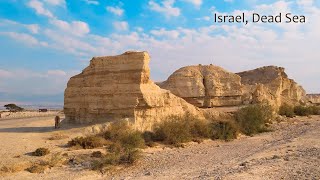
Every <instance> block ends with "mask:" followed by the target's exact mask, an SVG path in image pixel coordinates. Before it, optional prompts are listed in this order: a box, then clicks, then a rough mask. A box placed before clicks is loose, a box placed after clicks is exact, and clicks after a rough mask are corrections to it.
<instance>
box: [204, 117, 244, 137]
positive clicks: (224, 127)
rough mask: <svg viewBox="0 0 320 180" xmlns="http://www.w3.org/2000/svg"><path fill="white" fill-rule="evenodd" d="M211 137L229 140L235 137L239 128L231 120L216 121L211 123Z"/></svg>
mask: <svg viewBox="0 0 320 180" xmlns="http://www.w3.org/2000/svg"><path fill="white" fill-rule="evenodd" d="M210 126H211V139H213V140H214V139H221V140H226V141H228V140H231V139H235V138H237V135H238V132H239V130H238V129H239V128H238V126H237V125H236V123H235V122H232V121H217V122H212V123H211V125H210Z"/></svg>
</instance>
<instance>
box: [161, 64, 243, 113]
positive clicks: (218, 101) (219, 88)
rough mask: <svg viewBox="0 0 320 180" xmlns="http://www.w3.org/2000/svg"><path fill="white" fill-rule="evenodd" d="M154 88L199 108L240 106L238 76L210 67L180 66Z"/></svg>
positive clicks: (216, 67)
mask: <svg viewBox="0 0 320 180" xmlns="http://www.w3.org/2000/svg"><path fill="white" fill-rule="evenodd" d="M158 85H159V86H160V87H161V88H163V89H167V90H170V91H171V92H172V93H173V94H175V95H177V96H179V97H182V98H183V99H185V100H186V101H187V102H189V103H190V104H193V105H195V106H197V107H201V108H210V107H220V106H236V105H240V104H242V100H241V96H242V87H241V78H240V76H238V75H236V74H234V73H230V72H228V71H226V70H224V69H222V68H221V67H218V66H214V65H208V66H202V65H198V66H187V67H183V68H181V69H179V70H177V71H176V72H174V73H173V74H172V75H171V76H170V77H169V78H168V80H167V81H164V82H162V83H158Z"/></svg>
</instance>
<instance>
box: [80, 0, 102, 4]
mask: <svg viewBox="0 0 320 180" xmlns="http://www.w3.org/2000/svg"><path fill="white" fill-rule="evenodd" d="M83 1H84V2H86V3H87V4H93V5H99V4H100V3H99V1H95V0H83Z"/></svg>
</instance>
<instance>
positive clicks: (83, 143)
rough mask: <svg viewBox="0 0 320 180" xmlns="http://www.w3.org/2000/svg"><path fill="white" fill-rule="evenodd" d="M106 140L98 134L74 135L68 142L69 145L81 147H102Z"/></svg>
mask: <svg viewBox="0 0 320 180" xmlns="http://www.w3.org/2000/svg"><path fill="white" fill-rule="evenodd" d="M107 143H108V142H107V141H106V140H105V139H104V138H103V137H100V136H88V137H76V138H74V139H72V140H71V141H69V142H68V145H69V146H71V147H72V146H79V147H82V148H83V149H93V148H98V147H103V146H104V145H106V144H107Z"/></svg>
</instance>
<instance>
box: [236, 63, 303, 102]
mask: <svg viewBox="0 0 320 180" xmlns="http://www.w3.org/2000/svg"><path fill="white" fill-rule="evenodd" d="M237 74H238V75H239V76H241V83H242V85H243V89H244V91H243V92H244V94H243V102H244V104H248V103H260V102H262V101H268V102H269V103H270V104H271V105H273V106H274V107H279V106H281V105H282V104H284V103H286V104H298V103H301V102H305V100H306V93H305V90H304V89H303V88H302V87H301V86H299V85H298V84H297V83H296V82H295V81H294V80H292V79H289V78H288V76H287V74H286V73H285V72H284V68H281V67H276V66H266V67H261V68H257V69H254V70H250V71H245V72H240V73H237Z"/></svg>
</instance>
